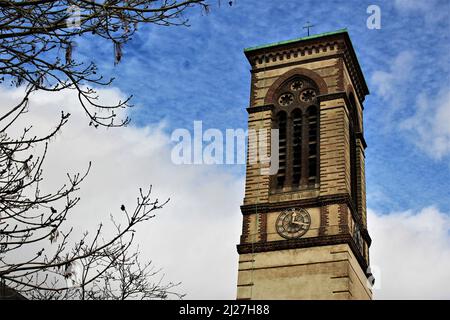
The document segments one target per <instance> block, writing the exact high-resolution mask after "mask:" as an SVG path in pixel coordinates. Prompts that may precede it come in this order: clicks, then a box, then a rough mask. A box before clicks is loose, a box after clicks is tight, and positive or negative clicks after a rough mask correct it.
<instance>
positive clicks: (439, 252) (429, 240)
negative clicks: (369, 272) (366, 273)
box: [368, 207, 450, 299]
mask: <svg viewBox="0 0 450 320" xmlns="http://www.w3.org/2000/svg"><path fill="white" fill-rule="evenodd" d="M368 219H369V221H368V223H369V230H370V233H371V237H372V239H373V245H372V248H371V265H372V266H374V267H375V270H379V272H380V274H379V276H378V279H376V285H377V286H379V289H375V290H374V297H375V298H376V299H449V298H450V273H449V272H448V270H449V266H450V216H449V215H448V214H445V213H442V212H440V211H439V210H438V209H436V208H434V207H429V208H425V209H423V210H421V211H420V212H417V213H415V212H412V211H406V212H399V213H391V214H388V215H381V214H378V213H376V212H374V211H372V210H369V216H368Z"/></svg>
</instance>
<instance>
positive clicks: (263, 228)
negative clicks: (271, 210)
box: [258, 213, 267, 242]
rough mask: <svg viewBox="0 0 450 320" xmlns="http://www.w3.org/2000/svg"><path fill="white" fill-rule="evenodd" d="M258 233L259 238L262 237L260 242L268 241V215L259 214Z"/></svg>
mask: <svg viewBox="0 0 450 320" xmlns="http://www.w3.org/2000/svg"><path fill="white" fill-rule="evenodd" d="M258 233H259V237H260V240H259V242H266V241H267V213H260V214H259V225H258Z"/></svg>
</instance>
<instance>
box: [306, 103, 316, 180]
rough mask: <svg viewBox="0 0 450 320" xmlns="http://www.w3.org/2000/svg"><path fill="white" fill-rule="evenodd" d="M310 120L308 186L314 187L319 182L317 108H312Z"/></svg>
mask: <svg viewBox="0 0 450 320" xmlns="http://www.w3.org/2000/svg"><path fill="white" fill-rule="evenodd" d="M307 119H308V186H311V187H314V186H315V184H316V182H317V139H318V136H317V108H316V106H310V107H309V108H308V111H307Z"/></svg>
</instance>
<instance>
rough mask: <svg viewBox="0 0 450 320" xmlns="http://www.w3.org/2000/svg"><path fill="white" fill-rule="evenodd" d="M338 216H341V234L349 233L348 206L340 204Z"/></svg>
mask: <svg viewBox="0 0 450 320" xmlns="http://www.w3.org/2000/svg"><path fill="white" fill-rule="evenodd" d="M338 215H339V232H340V233H348V232H349V229H348V212H347V205H346V204H345V203H340V204H339V207H338Z"/></svg>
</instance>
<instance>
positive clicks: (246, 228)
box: [241, 216, 250, 243]
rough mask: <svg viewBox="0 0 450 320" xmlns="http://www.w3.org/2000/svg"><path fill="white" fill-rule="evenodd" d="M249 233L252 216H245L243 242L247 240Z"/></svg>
mask: <svg viewBox="0 0 450 320" xmlns="http://www.w3.org/2000/svg"><path fill="white" fill-rule="evenodd" d="M249 234H250V216H243V221H242V235H241V243H245V242H247V237H248V236H249Z"/></svg>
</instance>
